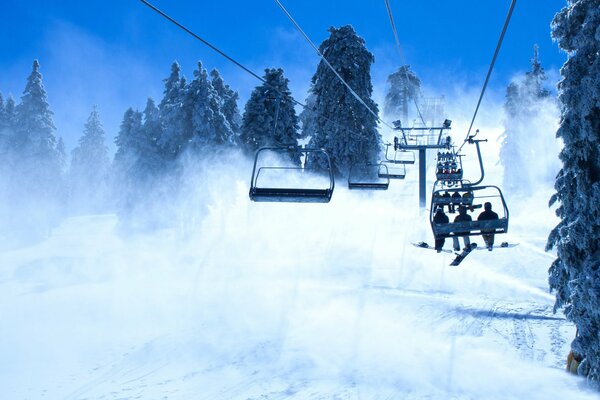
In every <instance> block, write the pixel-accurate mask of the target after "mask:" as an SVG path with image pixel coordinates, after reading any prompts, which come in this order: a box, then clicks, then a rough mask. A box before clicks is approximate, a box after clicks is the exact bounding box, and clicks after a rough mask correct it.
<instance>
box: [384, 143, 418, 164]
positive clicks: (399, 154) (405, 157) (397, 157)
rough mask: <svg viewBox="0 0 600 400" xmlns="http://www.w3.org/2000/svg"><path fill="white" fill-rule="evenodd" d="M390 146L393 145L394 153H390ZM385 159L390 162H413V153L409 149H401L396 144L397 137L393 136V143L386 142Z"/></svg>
mask: <svg viewBox="0 0 600 400" xmlns="http://www.w3.org/2000/svg"><path fill="white" fill-rule="evenodd" d="M390 147H393V151H394V154H393V155H390ZM385 161H386V162H388V163H391V164H414V163H415V153H413V152H412V151H410V150H403V149H401V148H400V147H399V145H398V138H397V137H394V143H393V144H392V143H386V149H385Z"/></svg>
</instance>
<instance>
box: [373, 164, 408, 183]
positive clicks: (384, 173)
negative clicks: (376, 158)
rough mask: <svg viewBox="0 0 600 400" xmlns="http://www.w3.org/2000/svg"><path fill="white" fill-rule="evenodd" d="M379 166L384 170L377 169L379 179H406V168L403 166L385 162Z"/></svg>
mask: <svg viewBox="0 0 600 400" xmlns="http://www.w3.org/2000/svg"><path fill="white" fill-rule="evenodd" d="M381 164H382V165H383V166H385V168H380V169H379V177H380V178H389V179H404V178H406V166H405V165H404V164H394V163H389V162H387V161H382V162H381Z"/></svg>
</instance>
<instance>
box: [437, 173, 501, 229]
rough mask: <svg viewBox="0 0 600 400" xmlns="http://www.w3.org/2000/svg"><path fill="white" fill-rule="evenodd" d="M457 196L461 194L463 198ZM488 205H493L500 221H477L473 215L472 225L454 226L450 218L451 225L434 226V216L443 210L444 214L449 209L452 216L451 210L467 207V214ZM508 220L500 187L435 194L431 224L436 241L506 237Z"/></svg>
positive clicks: (442, 191)
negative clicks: (501, 234)
mask: <svg viewBox="0 0 600 400" xmlns="http://www.w3.org/2000/svg"><path fill="white" fill-rule="evenodd" d="M455 193H458V194H460V197H459V196H457V195H455ZM465 193H469V194H470V196H465ZM448 195H449V196H448ZM453 195H454V197H453ZM485 202H490V203H492V205H493V211H494V212H496V213H497V214H498V219H497V220H486V221H477V216H476V215H472V216H471V217H472V218H473V220H472V221H465V222H452V219H453V218H450V223H447V224H437V223H435V222H434V215H435V213H436V211H437V209H438V208H440V207H441V208H442V210H444V208H445V207H448V211H449V212H450V213H451V211H452V209H454V211H455V212H456V211H457V207H458V206H465V207H467V210H468V211H475V210H476V209H478V210H482V209H483V204H484V203H485ZM451 214H452V213H451ZM508 220H509V213H508V207H507V206H506V201H505V200H504V196H503V195H502V191H501V190H500V188H499V187H497V186H494V185H484V186H470V185H464V186H461V187H457V188H446V189H439V190H434V192H433V193H432V196H431V208H430V218H429V221H430V223H431V228H432V231H433V235H434V237H435V238H436V239H441V238H448V237H459V236H477V235H482V234H499V233H506V232H507V231H508Z"/></svg>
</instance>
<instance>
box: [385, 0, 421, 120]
mask: <svg viewBox="0 0 600 400" xmlns="http://www.w3.org/2000/svg"><path fill="white" fill-rule="evenodd" d="M385 7H386V8H387V13H388V16H389V17H390V24H391V25H392V31H393V33H394V39H395V40H396V47H397V48H398V54H399V55H400V64H401V65H406V68H404V74H405V77H406V84H407V85H408V82H409V79H408V65H407V64H406V60H405V59H404V54H403V53H402V47H400V39H399V38H398V31H397V30H396V23H395V22H394V17H393V15H392V8H391V7H390V2H389V0H385ZM411 97H412V99H413V102H414V103H415V108H416V109H417V113H418V114H419V118H420V119H421V122H422V123H423V126H425V127H426V126H427V124H426V123H425V119H423V115H422V114H421V110H420V108H419V105H418V104H417V99H415V97H414V96H411Z"/></svg>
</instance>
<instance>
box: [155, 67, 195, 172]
mask: <svg viewBox="0 0 600 400" xmlns="http://www.w3.org/2000/svg"><path fill="white" fill-rule="evenodd" d="M180 72H181V69H180V67H179V64H178V63H177V62H174V63H173V64H172V65H171V75H169V77H168V78H167V79H165V80H164V82H165V90H164V97H163V99H162V101H161V102H160V104H159V105H158V108H159V110H160V119H161V121H162V126H163V130H162V132H161V136H160V138H159V139H158V145H159V146H160V147H161V152H162V156H163V158H164V159H165V160H167V161H174V160H175V159H177V157H178V156H179V155H180V154H181V153H182V151H183V150H184V149H185V148H186V147H187V145H188V143H189V141H190V138H191V135H192V132H191V120H190V112H189V109H187V108H186V107H185V105H186V97H187V87H186V81H185V78H184V77H182V76H181V73H180Z"/></svg>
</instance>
